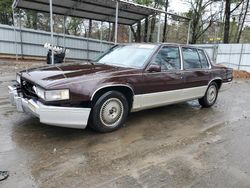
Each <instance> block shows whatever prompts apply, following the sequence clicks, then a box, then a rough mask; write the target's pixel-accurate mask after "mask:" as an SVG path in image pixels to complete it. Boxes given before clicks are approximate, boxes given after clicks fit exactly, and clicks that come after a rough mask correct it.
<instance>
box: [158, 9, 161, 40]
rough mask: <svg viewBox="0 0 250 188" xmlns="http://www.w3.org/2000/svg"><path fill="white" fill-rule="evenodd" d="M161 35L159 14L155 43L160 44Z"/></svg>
mask: <svg viewBox="0 0 250 188" xmlns="http://www.w3.org/2000/svg"><path fill="white" fill-rule="evenodd" d="M160 34H161V13H160V14H159V22H158V31H157V42H160Z"/></svg>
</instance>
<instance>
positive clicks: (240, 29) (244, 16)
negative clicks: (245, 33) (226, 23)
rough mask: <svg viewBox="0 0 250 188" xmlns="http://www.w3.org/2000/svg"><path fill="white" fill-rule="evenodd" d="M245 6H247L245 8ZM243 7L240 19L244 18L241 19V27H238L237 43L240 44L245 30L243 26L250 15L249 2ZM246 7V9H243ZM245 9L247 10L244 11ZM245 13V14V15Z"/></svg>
mask: <svg viewBox="0 0 250 188" xmlns="http://www.w3.org/2000/svg"><path fill="white" fill-rule="evenodd" d="M243 5H245V6H243ZM243 5H242V11H241V16H240V18H241V17H242V20H241V19H239V24H238V25H239V26H238V31H237V39H236V42H237V43H239V42H240V38H241V34H242V30H243V26H244V24H245V20H246V15H247V13H248V8H249V0H247V1H246V3H243ZM243 7H245V8H243ZM244 9H245V10H244ZM243 12H244V13H243ZM240 20H241V22H240Z"/></svg>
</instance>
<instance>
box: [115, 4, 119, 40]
mask: <svg viewBox="0 0 250 188" xmlns="http://www.w3.org/2000/svg"><path fill="white" fill-rule="evenodd" d="M118 13H119V2H118V0H117V1H116V10H115V44H117V33H118Z"/></svg>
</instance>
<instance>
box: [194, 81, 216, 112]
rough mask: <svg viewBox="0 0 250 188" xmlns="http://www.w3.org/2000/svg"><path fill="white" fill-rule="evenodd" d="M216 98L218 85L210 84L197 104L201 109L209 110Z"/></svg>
mask: <svg viewBox="0 0 250 188" xmlns="http://www.w3.org/2000/svg"><path fill="white" fill-rule="evenodd" d="M217 97H218V85H217V84H216V83H215V82H212V83H211V84H210V85H209V86H208V88H207V91H206V94H205V96H204V97H202V98H200V99H199V103H200V105H201V106H202V107H205V108H209V107H211V106H213V105H214V103H215V102H216V100H217Z"/></svg>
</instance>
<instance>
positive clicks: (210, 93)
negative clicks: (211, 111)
mask: <svg viewBox="0 0 250 188" xmlns="http://www.w3.org/2000/svg"><path fill="white" fill-rule="evenodd" d="M216 96H217V90H216V87H215V86H214V85H212V86H210V87H209V89H208V91H207V100H208V102H209V103H210V104H211V103H213V102H214V101H215V99H216Z"/></svg>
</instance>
